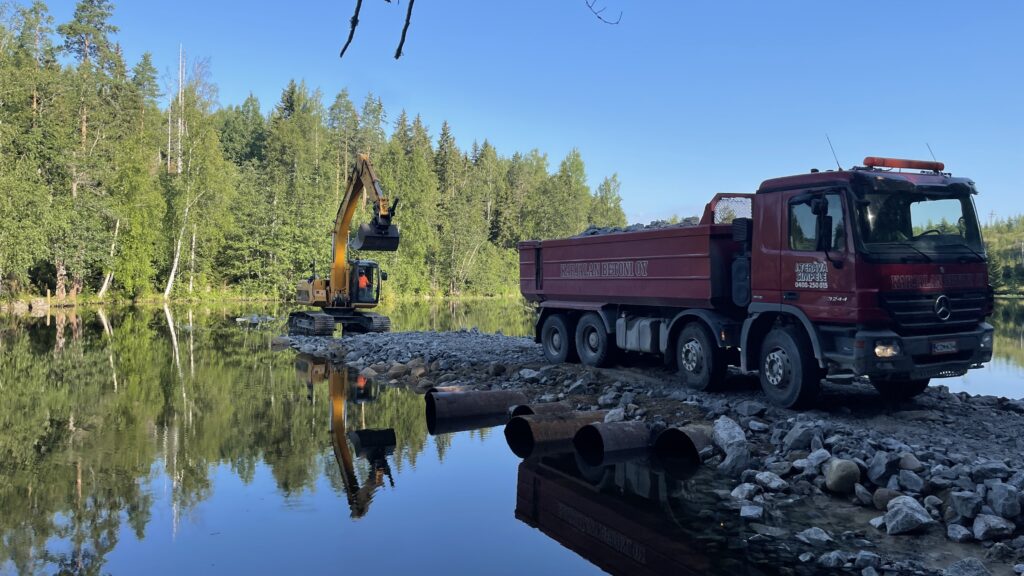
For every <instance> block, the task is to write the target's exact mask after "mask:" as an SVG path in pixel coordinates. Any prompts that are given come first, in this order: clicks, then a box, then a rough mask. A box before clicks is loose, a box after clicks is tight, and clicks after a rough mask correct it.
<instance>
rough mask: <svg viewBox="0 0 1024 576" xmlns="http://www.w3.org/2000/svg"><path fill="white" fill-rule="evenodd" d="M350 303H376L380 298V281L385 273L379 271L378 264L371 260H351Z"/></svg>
mask: <svg viewBox="0 0 1024 576" xmlns="http://www.w3.org/2000/svg"><path fill="white" fill-rule="evenodd" d="M352 272H353V274H352V286H351V289H350V291H349V293H350V294H352V304H353V305H355V306H357V307H358V306H359V305H360V304H362V305H364V306H365V305H376V304H377V301H378V300H380V282H381V279H382V277H383V278H387V274H384V273H382V272H381V271H380V266H379V265H378V264H377V263H376V262H374V261H373V260H354V261H353V262H352Z"/></svg>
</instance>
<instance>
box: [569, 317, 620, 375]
mask: <svg viewBox="0 0 1024 576" xmlns="http://www.w3.org/2000/svg"><path fill="white" fill-rule="evenodd" d="M576 353H577V354H578V355H579V357H580V362H582V363H584V364H586V365H587V366H597V367H602V366H607V365H608V362H609V361H610V360H611V356H612V343H611V342H610V341H609V339H608V331H607V330H605V329H604V321H603V320H601V317H600V316H598V315H597V314H594V313H593V312H591V313H589V314H586V315H585V316H583V318H580V321H579V323H578V324H576Z"/></svg>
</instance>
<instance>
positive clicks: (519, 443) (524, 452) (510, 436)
mask: <svg viewBox="0 0 1024 576" xmlns="http://www.w3.org/2000/svg"><path fill="white" fill-rule="evenodd" d="M505 441H506V442H508V447H509V448H510V449H511V450H512V453H513V454H515V455H516V456H518V457H520V458H529V457H530V455H531V454H533V449H534V446H535V445H536V442H535V441H534V438H533V430H532V429H531V427H530V423H529V422H527V421H526V419H525V418H512V419H511V420H509V421H508V424H506V425H505Z"/></svg>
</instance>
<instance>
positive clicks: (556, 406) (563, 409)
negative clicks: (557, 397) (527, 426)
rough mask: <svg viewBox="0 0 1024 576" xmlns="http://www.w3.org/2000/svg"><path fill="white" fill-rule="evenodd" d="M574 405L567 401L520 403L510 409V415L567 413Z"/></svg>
mask: <svg viewBox="0 0 1024 576" xmlns="http://www.w3.org/2000/svg"><path fill="white" fill-rule="evenodd" d="M572 411H573V407H572V406H570V405H568V404H566V403H565V402H545V403H543V404H518V405H516V406H513V407H512V409H511V410H509V416H510V417H513V418H514V417H516V416H530V415H532V414H566V413H568V412H572Z"/></svg>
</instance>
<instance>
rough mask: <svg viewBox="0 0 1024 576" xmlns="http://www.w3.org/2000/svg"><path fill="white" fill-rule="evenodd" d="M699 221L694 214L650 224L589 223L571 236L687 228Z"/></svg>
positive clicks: (579, 236)
mask: <svg viewBox="0 0 1024 576" xmlns="http://www.w3.org/2000/svg"><path fill="white" fill-rule="evenodd" d="M699 223H700V218H698V217H696V216H687V217H686V218H683V219H682V220H680V221H679V222H669V221H668V220H655V221H653V222H651V223H650V224H630V225H629V226H622V227H610V228H602V227H600V226H594V225H590V227H588V228H587V229H586V230H584V231H583V232H580V233H579V234H577V235H576V236H573V238H583V237H586V236H602V235H604V234H618V233H621V232H639V231H641V230H657V229H660V228H689V227H692V226H696V225H697V224H699Z"/></svg>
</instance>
